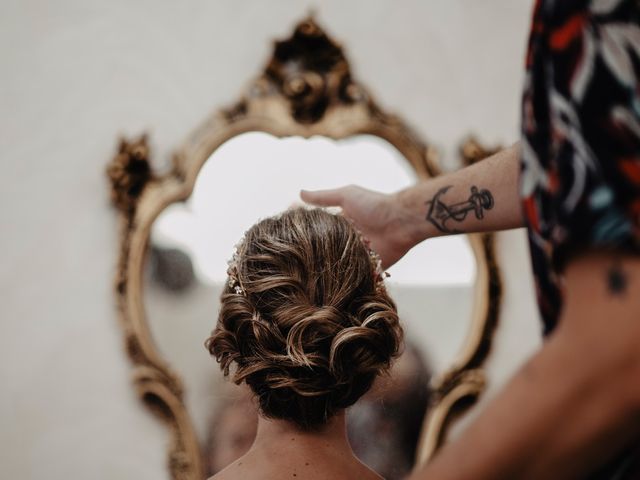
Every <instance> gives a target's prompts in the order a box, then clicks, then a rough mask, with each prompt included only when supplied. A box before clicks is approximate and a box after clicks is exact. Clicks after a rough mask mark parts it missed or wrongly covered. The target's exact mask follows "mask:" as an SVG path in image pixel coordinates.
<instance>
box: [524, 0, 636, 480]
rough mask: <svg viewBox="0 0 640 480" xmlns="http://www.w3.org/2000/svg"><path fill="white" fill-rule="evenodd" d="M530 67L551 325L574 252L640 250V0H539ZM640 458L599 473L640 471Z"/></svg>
mask: <svg viewBox="0 0 640 480" xmlns="http://www.w3.org/2000/svg"><path fill="white" fill-rule="evenodd" d="M526 66H527V73H526V79H525V89H524V95H523V104H522V171H521V180H520V189H521V195H522V199H523V208H524V213H525V218H526V222H527V225H528V231H529V244H530V249H531V257H532V265H533V272H534V276H535V281H536V290H537V292H536V293H537V297H538V304H539V308H540V312H541V315H542V319H543V322H544V331H545V334H546V333H549V332H551V331H552V330H553V328H554V327H555V326H556V324H557V322H558V317H559V314H560V311H561V308H562V269H563V267H564V265H565V264H566V263H567V261H568V260H569V259H571V258H572V257H573V256H575V255H577V254H579V253H581V252H583V251H585V250H587V249H590V250H593V249H599V250H607V249H608V250H615V251H629V252H636V253H637V252H640V85H639V83H638V78H639V77H640V0H591V1H589V0H537V2H536V5H535V8H534V15H533V22H532V27H531V35H530V39H529V47H528V53H527V58H526ZM634 458H635V463H636V466H635V467H634V466H633V465H632V463H634ZM638 458H640V457H639V456H638V455H637V454H636V455H626V456H624V457H623V458H622V459H618V460H617V461H616V462H614V464H613V465H611V466H609V467H607V468H606V469H605V470H606V471H605V470H603V471H602V472H598V473H597V474H596V475H595V476H593V477H591V478H609V479H613V478H616V479H618V478H640V469H639V470H635V469H636V468H638V465H637V464H638V463H640V462H638V461H637V459H638ZM630 470H633V471H634V472H636V474H638V477H636V476H635V475H634V473H632V472H630Z"/></svg>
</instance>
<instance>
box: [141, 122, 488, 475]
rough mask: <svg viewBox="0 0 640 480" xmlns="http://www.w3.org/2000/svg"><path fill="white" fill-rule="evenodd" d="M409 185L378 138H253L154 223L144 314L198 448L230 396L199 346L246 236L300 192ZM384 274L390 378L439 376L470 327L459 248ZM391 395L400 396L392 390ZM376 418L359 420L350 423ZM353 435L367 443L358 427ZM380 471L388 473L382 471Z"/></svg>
mask: <svg viewBox="0 0 640 480" xmlns="http://www.w3.org/2000/svg"><path fill="white" fill-rule="evenodd" d="M415 181H416V178H415V174H414V172H413V170H412V169H411V167H410V165H409V163H408V162H407V161H406V160H405V159H404V157H403V156H402V155H401V154H400V153H399V152H398V151H397V150H396V149H395V148H394V147H393V146H391V145H390V144H388V143H387V142H386V141H384V140H382V139H380V138H378V137H374V136H367V135H361V136H357V137H352V138H348V139H344V140H339V141H334V140H331V139H328V138H324V137H313V138H311V139H303V138H300V137H287V138H276V137H273V136H271V135H268V134H265V133H260V132H251V133H246V134H243V135H240V136H237V137H234V138H232V139H231V140H229V141H227V142H226V143H225V144H223V145H222V146H221V147H220V148H218V149H217V150H216V151H215V152H214V153H213V154H212V155H211V157H210V158H209V160H208V161H207V162H206V163H205V164H204V166H203V168H202V170H201V171H200V173H199V176H198V178H197V181H196V184H195V188H194V191H193V194H192V196H191V197H190V198H189V199H188V201H187V202H185V203H181V204H173V205H170V206H169V207H168V208H167V209H165V210H164V211H163V212H162V213H161V214H160V216H159V217H158V218H157V220H156V221H155V223H154V225H153V228H152V233H151V240H150V242H151V246H150V249H149V252H148V255H147V259H148V268H147V274H146V283H145V290H144V299H145V307H146V311H147V314H148V322H149V325H150V328H151V332H152V335H153V338H154V340H155V341H156V343H157V345H158V348H159V349H160V351H161V353H162V354H163V355H164V357H165V358H166V359H167V360H168V362H169V364H170V365H172V367H173V368H174V369H175V370H176V373H178V374H179V376H180V377H181V378H182V380H183V382H184V384H185V385H184V386H185V392H186V393H185V396H186V404H187V408H188V410H189V412H190V414H191V416H192V418H193V420H194V423H195V429H196V432H197V435H198V438H199V439H200V443H201V445H205V444H206V442H207V438H209V437H210V435H209V434H210V432H209V429H210V425H211V416H212V412H213V411H214V410H215V409H216V408H217V406H220V405H223V404H225V402H226V403H228V401H229V399H230V398H235V397H234V396H235V395H238V392H237V391H235V390H233V389H230V388H228V387H224V386H223V385H222V376H221V374H220V372H219V369H218V368H217V366H216V365H215V362H214V361H213V360H212V359H211V358H209V356H208V352H207V351H206V350H205V348H204V346H203V343H204V340H205V339H206V338H207V336H208V335H209V334H210V332H211V330H212V329H213V327H214V325H215V322H216V318H217V311H218V298H219V295H220V291H221V289H222V286H223V284H224V282H225V281H226V278H227V276H226V270H227V260H228V259H229V258H230V256H231V254H232V252H233V247H234V245H235V244H236V243H237V242H238V240H239V239H240V238H241V237H242V235H243V233H244V231H245V230H246V229H247V228H249V227H250V226H251V225H253V224H254V223H255V222H256V221H257V220H259V219H261V218H264V217H267V216H271V215H273V214H276V213H278V212H280V211H282V210H284V209H286V208H288V207H290V206H291V205H294V204H297V203H300V200H299V197H298V194H299V190H300V189H301V188H305V189H321V188H333V187H335V186H339V185H344V184H350V183H354V184H358V185H361V186H363V187H365V188H370V189H373V190H378V191H382V192H394V191H397V190H399V189H402V188H404V187H407V186H409V185H410V184H412V183H414V182H415ZM389 273H390V274H391V277H390V278H389V279H388V280H387V284H388V287H389V290H390V293H391V294H392V296H393V298H394V299H395V300H396V303H397V304H398V310H399V313H400V316H401V320H402V321H403V324H404V327H405V331H406V340H407V344H408V345H409V346H410V348H408V349H407V350H408V354H407V355H406V357H407V358H406V359H404V360H403V361H402V362H398V366H397V369H396V370H397V372H398V375H400V376H401V375H402V374H403V373H402V372H405V374H406V372H408V371H410V372H414V373H412V375H414V374H415V371H422V370H424V371H425V372H426V371H427V369H426V367H424V366H423V367H420V366H419V365H423V363H424V362H422V360H420V359H422V358H424V359H426V361H427V362H428V364H429V368H430V369H431V370H433V371H434V372H435V373H440V372H442V371H443V370H444V369H446V368H447V367H448V366H450V365H451V363H452V361H453V359H454V357H455V355H456V353H457V352H458V350H459V348H460V347H461V346H462V343H463V340H464V338H465V334H466V332H467V331H468V327H469V322H470V320H471V309H472V300H473V285H474V281H475V278H476V263H475V258H474V255H473V252H472V251H471V249H470V247H469V245H468V243H467V239H466V237H464V236H454V237H446V238H441V239H433V240H430V241H429V242H426V243H423V244H421V245H418V246H417V247H415V248H414V249H412V250H411V251H410V252H409V253H408V254H407V255H406V256H405V257H404V258H403V259H401V260H400V261H399V262H398V263H397V264H396V265H394V266H393V267H392V268H391V269H390V270H389ZM412 362H413V363H412ZM416 365H418V367H416ZM416 369H417V370H416ZM421 369H422V370H421ZM426 376H428V375H426ZM405 383H407V382H405ZM393 389H394V390H395V391H400V390H402V387H401V385H400V384H399V383H397V384H395V385H394V386H393ZM379 390H381V391H383V390H384V386H383V385H382V386H379ZM387 390H389V389H387ZM372 416H373V415H370V414H366V413H363V414H362V415H360V416H359V417H358V419H364V420H363V421H365V420H366V419H367V418H370V417H372ZM223 423H224V422H223ZM352 423H353V422H352ZM356 423H358V422H356ZM360 423H362V422H360ZM415 423H416V424H417V425H420V423H421V422H419V421H418V422H415ZM354 428H356V429H357V431H359V432H363V434H365V432H367V433H366V434H368V435H372V434H374V433H375V432H373V431H372V430H371V429H370V428H369V429H367V427H366V426H365V427H363V426H359V427H358V426H356V427H354ZM354 443H357V442H354ZM354 448H356V449H357V445H354ZM378 470H379V471H380V470H384V466H380V465H378ZM381 473H382V472H381ZM387 475H388V477H389V478H392V477H394V475H392V473H388V474H387ZM395 477H396V478H397V477H398V476H397V475H395Z"/></svg>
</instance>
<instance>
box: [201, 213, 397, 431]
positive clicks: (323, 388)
mask: <svg viewBox="0 0 640 480" xmlns="http://www.w3.org/2000/svg"><path fill="white" fill-rule="evenodd" d="M245 244H246V246H245V247H244V251H243V252H242V255H241V256H240V258H239V262H238V267H237V268H238V275H239V277H241V278H242V280H243V282H242V284H243V289H244V294H243V295H239V294H237V293H236V292H235V291H234V290H233V289H232V288H231V287H229V286H228V287H227V288H226V289H225V291H224V292H223V294H222V297H221V303H222V306H221V310H220V314H219V317H218V325H217V326H216V329H215V330H214V332H213V334H212V336H211V338H209V339H208V340H207V348H208V349H209V351H210V352H211V353H212V355H214V356H215V357H216V359H217V360H218V361H219V362H220V365H221V368H222V369H223V371H224V372H225V374H229V370H230V366H231V365H232V364H234V363H235V364H236V366H237V369H236V371H235V373H234V381H235V382H236V383H240V382H243V381H245V382H246V383H247V384H248V385H249V386H251V388H252V389H253V391H254V393H255V394H256V395H257V397H258V399H259V402H260V408H261V411H262V413H263V414H264V415H265V416H269V417H274V418H282V419H286V420H291V421H293V422H295V423H297V424H298V425H299V426H300V427H302V428H307V429H309V428H316V427H319V426H321V425H322V424H324V423H326V421H327V420H328V419H329V418H330V417H331V416H332V415H334V414H335V413H336V412H337V411H338V410H340V409H342V408H345V407H348V406H350V405H352V404H353V403H355V402H356V400H357V399H358V398H359V397H360V396H362V395H363V394H364V393H365V392H366V391H367V390H368V389H369V388H370V387H371V384H372V383H373V381H374V379H375V377H376V376H377V375H378V374H379V373H380V372H381V371H384V370H385V369H386V368H388V367H389V365H390V362H391V360H392V359H393V358H394V357H395V356H396V355H397V354H398V352H399V348H400V344H401V340H402V329H401V327H400V324H399V322H398V315H397V312H396V307H395V304H394V303H393V301H392V300H391V298H390V297H389V296H388V294H387V293H386V291H385V289H384V288H379V287H380V286H379V284H378V283H377V281H376V278H375V275H376V273H375V271H374V269H373V268H372V264H371V261H370V257H369V253H368V250H367V248H366V247H365V246H364V245H363V244H362V242H361V241H360V238H359V235H358V233H357V232H356V231H355V230H354V228H353V227H352V226H351V224H350V223H349V222H348V221H347V220H345V219H344V218H343V217H339V216H334V215H331V214H328V213H326V212H324V211H321V210H303V209H298V210H291V211H288V212H285V213H284V214H283V215H282V216H280V217H278V218H277V219H267V220H264V221H262V222H260V223H258V224H257V225H255V226H254V227H253V228H252V229H251V230H249V231H248V232H247V234H246V239H245Z"/></svg>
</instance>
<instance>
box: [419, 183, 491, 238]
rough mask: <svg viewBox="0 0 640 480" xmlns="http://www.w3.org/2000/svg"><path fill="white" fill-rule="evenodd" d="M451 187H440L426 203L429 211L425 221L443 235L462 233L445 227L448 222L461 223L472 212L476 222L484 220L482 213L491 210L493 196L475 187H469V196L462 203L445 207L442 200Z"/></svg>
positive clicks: (487, 191)
mask: <svg viewBox="0 0 640 480" xmlns="http://www.w3.org/2000/svg"><path fill="white" fill-rule="evenodd" d="M452 186H453V185H448V186H446V187H442V188H441V189H440V190H438V191H437V192H436V194H435V195H434V196H433V198H432V199H431V200H429V201H428V202H427V205H428V206H429V210H428V211H427V216H426V220H428V221H429V222H431V223H432V224H433V225H434V226H435V227H436V228H437V229H438V230H440V231H441V232H444V233H463V232H462V231H461V230H456V229H454V228H450V227H449V226H448V225H447V222H448V221H449V220H453V221H455V222H462V221H464V219H465V218H467V214H468V213H469V212H474V213H475V216H476V218H477V219H478V220H481V219H483V218H484V211H485V210H491V209H492V208H493V204H494V202H493V195H491V192H490V191H489V190H486V189H482V190H478V187H476V186H475V185H474V186H472V187H471V195H470V196H469V199H468V200H466V201H464V202H459V203H453V204H450V205H447V204H446V203H445V201H444V200H443V199H442V197H443V196H444V194H445V193H447V190H449V189H450V188H451V187H452Z"/></svg>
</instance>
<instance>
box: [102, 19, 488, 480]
mask: <svg viewBox="0 0 640 480" xmlns="http://www.w3.org/2000/svg"><path fill="white" fill-rule="evenodd" d="M249 131H262V132H266V133H270V134H272V135H275V136H279V137H284V136H293V135H299V136H302V137H310V136H312V135H322V136H326V137H330V138H333V139H341V138H346V137H350V136H353V135H358V134H371V135H375V136H378V137H381V138H383V139H385V140H387V141H388V142H389V143H390V144H392V145H393V146H394V147H395V148H396V149H397V150H399V151H400V152H401V153H402V154H403V155H404V157H405V158H406V159H407V161H408V162H409V163H410V164H411V166H412V167H413V169H414V170H415V172H416V174H417V176H418V177H419V178H429V177H432V176H435V175H437V174H438V173H439V171H438V168H437V166H436V163H435V150H434V149H433V148H431V147H430V146H429V145H428V144H426V143H424V142H423V141H422V140H420V138H419V137H418V136H417V135H416V134H415V133H414V132H413V131H412V130H411V129H410V128H408V126H407V125H406V124H404V123H403V122H402V121H401V120H400V119H399V118H398V117H396V116H395V115H391V114H389V113H386V112H384V111H383V110H382V109H381V108H380V107H379V106H378V105H377V104H376V103H375V101H374V100H373V99H372V97H371V95H370V94H369V92H368V91H367V90H366V89H365V88H364V87H363V86H362V85H360V84H358V83H357V82H356V81H354V79H353V78H352V76H351V71H350V68H349V65H348V63H347V60H346V58H345V56H344V53H343V51H342V48H341V47H340V46H339V45H338V44H337V43H336V42H334V41H333V40H332V39H330V38H329V37H328V36H327V34H326V33H325V32H324V31H323V30H322V29H321V28H320V27H319V26H318V25H317V23H316V22H315V21H314V20H313V19H312V18H308V19H306V20H304V21H303V22H301V23H300V24H298V25H297V27H296V28H295V31H294V33H293V35H292V37H291V38H289V39H288V40H285V41H280V42H276V43H275V49H274V52H273V55H272V57H271V59H270V60H269V62H268V64H267V66H266V68H265V69H264V71H263V72H262V73H261V75H259V76H258V77H257V78H256V79H255V80H254V81H253V82H251V84H250V85H249V87H248V88H247V90H246V93H245V95H244V96H243V97H242V98H241V99H240V101H238V102H237V103H236V104H234V105H233V106H231V107H230V108H227V109H223V110H221V111H219V112H217V113H214V114H213V115H211V116H210V117H209V118H208V119H206V120H205V122H204V123H203V124H202V125H201V126H200V127H199V128H197V129H196V130H195V132H194V133H193V134H192V135H191V136H190V137H189V138H188V139H187V141H186V142H185V144H184V145H183V146H182V147H181V148H180V149H179V150H178V151H177V152H176V153H175V155H174V157H173V165H172V169H171V170H170V171H169V172H168V173H166V174H164V175H158V174H156V173H154V171H153V169H152V168H151V164H150V157H149V147H148V144H147V139H146V137H145V136H143V137H141V138H140V139H138V140H135V141H132V142H129V141H126V140H122V141H121V143H120V147H119V149H118V152H117V154H116V155H115V157H114V158H113V160H112V161H111V163H110V165H109V167H108V176H109V178H110V180H111V185H112V190H111V193H112V200H113V203H114V205H115V206H116V207H117V208H118V210H119V212H120V219H121V234H120V257H119V262H118V271H117V278H116V284H115V293H116V299H117V306H118V313H119V317H120V322H121V325H122V328H123V330H124V334H125V345H126V350H127V353H128V355H129V357H130V359H131V361H132V363H133V366H134V367H133V382H134V385H135V387H136V390H137V392H138V394H139V396H140V397H141V398H142V399H143V400H144V402H145V403H146V404H147V405H148V406H149V407H150V408H151V409H152V411H153V412H154V413H156V414H157V415H158V416H159V417H160V418H162V419H163V420H164V421H165V422H166V423H167V425H168V426H169V427H170V430H171V439H172V440H171V445H170V450H169V461H168V463H169V468H170V473H171V477H172V478H173V479H176V480H187V479H188V480H196V479H197V480H199V479H201V478H202V477H203V472H204V468H203V460H202V458H201V451H200V447H199V444H198V441H197V438H196V435H195V432H194V428H193V425H192V422H191V419H190V417H189V414H188V412H187V410H186V407H185V403H184V401H183V388H182V384H181V381H180V378H179V377H178V376H177V375H176V374H175V373H174V372H173V371H172V370H171V367H170V366H169V365H168V363H167V362H166V361H165V360H164V359H163V358H162V357H161V355H160V354H159V352H158V350H157V348H156V345H155V344H154V341H153V338H152V335H151V332H150V329H149V326H148V324H147V320H146V315H145V310H144V304H143V298H142V295H143V282H142V272H143V265H144V259H145V254H146V250H147V246H148V243H149V234H150V230H151V226H152V224H153V222H154V220H155V219H156V217H157V216H158V215H159V214H160V212H162V211H163V210H164V209H165V208H166V207H167V206H168V205H170V204H171V203H174V202H178V201H182V200H186V199H187V198H188V197H189V196H190V195H191V192H192V190H193V187H194V184H195V181H196V177H197V175H198V172H199V171H200V169H201V167H202V166H203V164H204V163H205V162H206V161H207V159H208V158H209V156H210V155H211V154H212V153H213V152H214V151H215V150H216V149H217V148H218V147H219V146H220V145H222V144H223V143H224V142H226V141H227V140H228V139H230V138H232V137H234V136H236V135H238V134H240V133H244V132H249ZM470 242H471V245H472V248H473V250H474V252H475V255H476V258H477V261H478V277H479V280H478V282H477V287H476V299H475V304H476V306H475V309H474V318H473V324H472V329H471V332H470V333H469V338H468V339H467V343H466V346H465V349H464V351H463V354H462V355H461V356H460V359H459V361H458V362H456V365H455V366H454V367H453V368H452V369H451V371H450V372H448V374H447V375H445V377H444V378H443V379H441V382H440V384H439V388H438V392H439V398H441V401H440V402H439V403H438V405H436V406H435V408H434V409H433V412H434V413H433V415H431V417H430V422H429V423H428V424H427V432H426V434H425V436H424V438H423V447H422V448H423V454H422V455H421V458H423V459H424V458H428V456H429V455H430V454H431V453H432V452H433V451H435V449H436V448H437V446H438V445H439V443H440V442H441V441H442V439H443V438H444V429H445V428H446V421H445V420H446V418H448V416H449V411H450V410H451V407H452V406H454V405H455V404H456V402H457V400H456V399H458V398H461V396H464V395H467V396H468V395H476V396H477V395H479V393H480V392H481V391H482V388H483V376H482V371H481V370H480V366H481V364H482V360H483V359H484V357H485V355H486V350H487V348H488V342H489V341H490V332H491V331H492V328H493V325H495V320H496V318H497V308H498V307H497V305H498V299H499V290H500V287H499V281H498V280H497V279H498V276H497V267H496V265H495V259H494V256H493V238H492V237H491V236H490V235H480V236H470ZM460 392H462V393H460ZM447 402H448V403H450V404H451V405H450V406H447Z"/></svg>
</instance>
